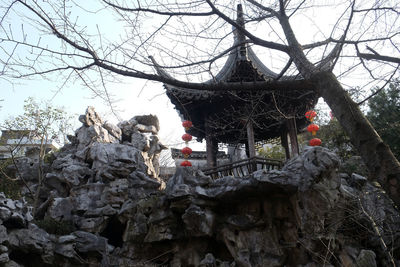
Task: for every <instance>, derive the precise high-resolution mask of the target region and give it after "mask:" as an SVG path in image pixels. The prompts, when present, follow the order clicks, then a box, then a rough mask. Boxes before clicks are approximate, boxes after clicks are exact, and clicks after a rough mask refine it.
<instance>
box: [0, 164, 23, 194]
mask: <svg viewBox="0 0 400 267" xmlns="http://www.w3.org/2000/svg"><path fill="white" fill-rule="evenodd" d="M2 167H3V162H2V163H1V166H0V168H2ZM21 186H22V185H21V181H19V180H15V179H9V178H8V177H7V176H6V174H5V173H4V172H0V192H3V193H4V194H5V195H6V197H7V198H11V199H20V198H21Z"/></svg>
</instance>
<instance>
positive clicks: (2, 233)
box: [0, 225, 8, 252]
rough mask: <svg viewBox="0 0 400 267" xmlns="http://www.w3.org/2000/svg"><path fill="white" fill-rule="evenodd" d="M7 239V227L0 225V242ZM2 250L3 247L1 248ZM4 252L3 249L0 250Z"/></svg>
mask: <svg viewBox="0 0 400 267" xmlns="http://www.w3.org/2000/svg"><path fill="white" fill-rule="evenodd" d="M7 240H8V234H7V228H6V227H4V226H3V225H0V244H2V243H4V242H5V241H7ZM2 250H3V248H2ZM1 252H4V251H1Z"/></svg>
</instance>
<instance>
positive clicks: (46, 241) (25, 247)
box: [8, 224, 54, 264]
mask: <svg viewBox="0 0 400 267" xmlns="http://www.w3.org/2000/svg"><path fill="white" fill-rule="evenodd" d="M50 240H51V239H50V235H49V234H48V233H47V232H46V231H44V230H42V229H40V228H38V227H37V226H36V225H34V224H31V225H30V226H29V228H28V229H17V230H13V231H11V232H10V233H9V238H8V242H9V244H10V247H11V249H19V250H22V251H26V252H29V253H32V254H36V255H39V256H40V257H41V258H42V260H43V262H45V263H48V264H50V263H52V262H53V260H54V255H53V252H54V245H53V243H52V242H51V241H50Z"/></svg>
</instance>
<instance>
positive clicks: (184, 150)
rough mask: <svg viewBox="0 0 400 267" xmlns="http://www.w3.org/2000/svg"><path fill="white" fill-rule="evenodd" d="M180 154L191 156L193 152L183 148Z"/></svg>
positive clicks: (188, 148)
mask: <svg viewBox="0 0 400 267" xmlns="http://www.w3.org/2000/svg"><path fill="white" fill-rule="evenodd" d="M181 152H182V154H183V155H190V154H192V152H193V151H192V149H191V148H190V147H184V148H182V150H181Z"/></svg>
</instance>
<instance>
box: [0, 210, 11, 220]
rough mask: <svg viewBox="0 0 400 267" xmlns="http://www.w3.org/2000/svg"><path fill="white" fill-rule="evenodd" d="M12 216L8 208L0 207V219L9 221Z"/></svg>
mask: <svg viewBox="0 0 400 267" xmlns="http://www.w3.org/2000/svg"><path fill="white" fill-rule="evenodd" d="M10 216H11V211H10V210H9V209H8V208H6V207H0V219H1V220H3V221H7V220H8V219H9V218H10Z"/></svg>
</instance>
